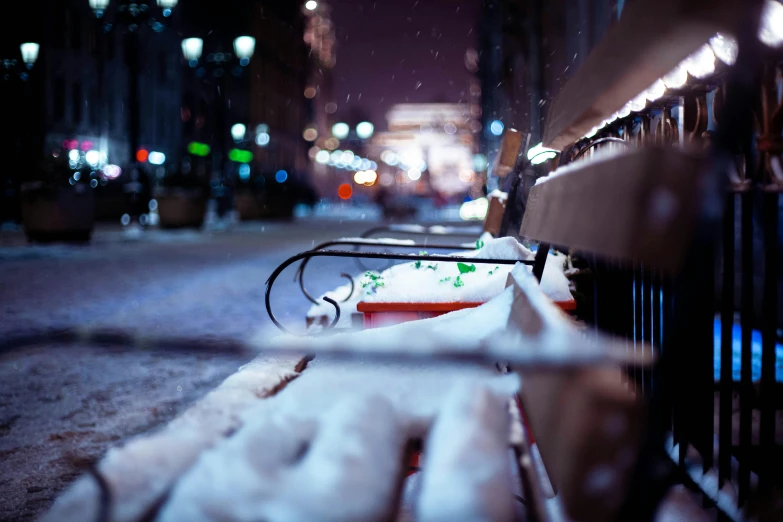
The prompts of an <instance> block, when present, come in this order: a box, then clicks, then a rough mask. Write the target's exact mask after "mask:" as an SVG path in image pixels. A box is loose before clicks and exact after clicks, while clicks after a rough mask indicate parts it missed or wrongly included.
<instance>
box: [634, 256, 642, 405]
mask: <svg viewBox="0 0 783 522" xmlns="http://www.w3.org/2000/svg"><path fill="white" fill-rule="evenodd" d="M642 300H643V298H642V266H641V265H634V294H633V305H634V308H633V309H634V314H633V324H634V336H633V338H634V354H635V355H641V350H642V342H643V341H644V339H643V338H642V319H643V313H642ZM634 379H635V380H636V390H637V391H638V392H642V391H643V385H644V377H643V376H642V370H641V368H640V369H639V370H638V371H637V370H634Z"/></svg>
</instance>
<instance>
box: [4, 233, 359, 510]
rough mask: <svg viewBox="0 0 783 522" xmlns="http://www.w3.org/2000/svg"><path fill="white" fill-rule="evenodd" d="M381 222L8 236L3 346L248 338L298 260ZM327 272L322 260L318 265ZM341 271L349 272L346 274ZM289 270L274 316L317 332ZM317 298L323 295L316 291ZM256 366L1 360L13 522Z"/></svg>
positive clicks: (60, 349) (330, 273) (66, 350)
mask: <svg viewBox="0 0 783 522" xmlns="http://www.w3.org/2000/svg"><path fill="white" fill-rule="evenodd" d="M369 226H371V224H370V223H363V222H350V223H349V222H345V223H339V222H338V221H312V220H311V221H296V222H290V223H283V222H281V223H254V224H249V225H240V226H238V227H235V228H234V229H232V230H223V231H213V232H198V231H172V232H167V231H148V232H146V233H145V234H144V235H142V236H141V237H140V238H138V239H128V238H127V237H125V236H124V235H123V233H122V231H121V230H119V229H113V230H98V231H96V235H95V237H94V240H93V242H92V243H91V244H89V245H84V246H70V245H46V246H39V245H26V244H25V243H24V240H23V238H22V237H21V234H18V233H5V234H4V235H2V236H0V338H3V339H9V338H12V337H16V336H20V335H34V334H40V333H43V332H46V331H48V330H50V329H52V328H72V327H83V328H86V329H88V330H89V329H90V328H113V329H119V330H122V331H128V332H131V333H135V334H143V335H146V336H182V337H192V338H195V339H198V340H213V341H215V346H218V347H219V346H220V345H219V340H221V339H225V340H242V339H245V338H247V337H249V336H251V335H252V334H253V332H255V331H256V330H258V329H259V328H261V327H264V326H267V325H268V324H269V319H268V317H267V314H266V311H265V308H264V282H265V281H266V279H267V277H268V276H269V274H270V273H271V272H272V270H274V268H275V267H276V266H277V265H278V264H279V263H281V262H282V261H283V260H284V259H286V258H287V257H288V256H290V255H293V254H295V253H297V252H299V251H302V250H306V249H309V248H311V247H312V246H313V245H314V244H317V243H319V242H322V241H325V240H327V239H331V238H334V237H337V236H351V235H354V236H355V235H358V234H359V233H361V232H362V231H363V230H365V229H366V228H368V227H369ZM350 263H352V262H351V261H346V260H335V261H332V260H326V261H321V262H320V264H319V265H318V266H319V267H320V268H316V269H315V270H310V271H308V277H310V278H311V280H308V288H310V289H311V292H313V293H316V292H323V291H325V290H327V289H328V288H331V287H334V286H337V285H339V284H342V283H341V279H340V276H339V273H340V271H341V268H340V267H341V266H342V269H345V268H347V269H348V271H351V272H353V271H355V270H356V267H355V266H354V265H352V264H350ZM313 264H314V265H315V263H313ZM338 265H339V266H338ZM293 273H294V271H293V270H291V271H290V275H288V273H286V274H284V275H283V277H281V278H280V280H279V282H278V283H277V284H276V285H275V291H274V293H273V299H274V301H273V304H274V307H275V312H276V314H277V316H278V317H279V318H281V320H282V321H283V322H285V323H286V324H288V325H290V327H291V328H292V329H294V328H300V329H303V328H304V314H305V311H306V310H307V308H308V306H309V303H308V302H307V301H306V300H305V299H304V297H303V296H302V295H301V293H300V291H299V289H298V287H297V286H296V285H295V284H294V283H293V281H292V279H293ZM316 295H317V294H316ZM246 362H247V358H242V357H236V356H234V357H228V356H219V355H218V356H215V355H214V354H208V353H198V352H194V353H181V352H177V353H160V352H149V351H143V350H138V349H133V348H128V347H120V346H111V347H106V346H104V347H96V346H84V345H62V344H58V343H55V342H52V341H47V340H46V339H45V338H44V339H42V340H41V342H39V343H38V344H37V345H35V346H32V347H29V348H25V349H22V350H15V351H11V352H9V351H3V352H0V521H10V520H29V519H33V518H36V517H37V516H39V515H40V514H41V513H43V512H44V511H45V510H46V509H47V508H48V507H49V506H50V505H51V503H52V502H53V501H54V499H55V498H56V497H57V495H58V494H59V493H60V492H62V491H63V490H64V489H65V488H66V487H67V486H68V485H69V484H70V483H71V482H73V481H74V480H75V479H76V478H77V477H78V476H79V475H80V474H82V473H83V472H84V469H85V466H87V465H88V464H89V463H91V462H94V461H96V460H97V459H99V458H100V457H101V456H103V455H104V454H105V452H106V451H107V450H108V449H109V448H111V447H113V446H116V445H120V444H122V443H123V441H126V440H128V439H129V438H131V437H133V436H135V435H139V434H143V433H149V432H150V431H153V430H155V429H156V428H159V427H160V426H162V425H164V424H165V423H166V422H167V421H169V420H170V419H172V418H174V417H175V416H177V415H178V414H179V413H181V412H182V411H184V410H185V409H186V408H187V407H188V406H189V405H190V404H192V403H193V402H194V401H196V400H198V399H199V398H200V397H202V396H203V395H204V394H205V393H207V392H208V391H210V390H211V389H213V388H214V387H215V386H217V385H218V384H219V383H220V382H221V381H222V380H223V379H225V378H226V377H227V376H228V375H230V374H231V373H233V372H235V371H236V370H237V369H238V368H239V367H240V366H241V365H242V364H244V363H246Z"/></svg>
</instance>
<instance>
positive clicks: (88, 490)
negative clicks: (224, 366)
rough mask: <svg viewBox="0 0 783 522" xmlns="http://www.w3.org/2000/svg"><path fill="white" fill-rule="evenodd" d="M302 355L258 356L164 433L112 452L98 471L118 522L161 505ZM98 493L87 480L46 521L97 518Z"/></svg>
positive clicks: (293, 369)
mask: <svg viewBox="0 0 783 522" xmlns="http://www.w3.org/2000/svg"><path fill="white" fill-rule="evenodd" d="M301 365H302V357H300V356H287V357H258V358H257V359H255V360H254V361H252V362H251V363H249V364H247V365H245V366H243V367H242V368H240V370H239V371H238V372H237V373H235V374H233V375H231V376H230V377H228V378H227V379H226V380H225V381H224V382H223V383H222V384H221V385H220V386H218V387H217V388H216V389H215V390H213V391H212V392H210V393H209V394H208V395H207V396H206V397H204V398H203V399H201V400H200V401H199V402H198V403H196V404H195V405H194V406H192V407H191V408H190V409H189V410H188V411H186V412H185V413H184V414H183V415H182V416H180V417H177V418H176V419H174V420H173V421H172V422H171V423H169V424H168V425H167V426H166V427H165V428H164V429H163V430H162V431H159V432H157V433H155V434H153V435H150V436H142V437H139V438H137V439H135V440H133V441H131V442H129V443H128V444H126V445H125V446H123V447H120V448H113V449H111V450H109V452H108V453H107V454H106V457H104V458H103V460H101V462H100V463H99V466H98V469H99V471H100V473H101V474H102V475H103V476H104V477H105V478H106V480H107V481H108V483H109V486H110V487H111V489H112V491H113V496H112V516H111V519H112V520H115V521H135V520H139V519H141V518H142V517H144V516H145V514H146V513H147V512H148V511H149V510H150V509H152V508H153V506H154V505H155V504H157V503H158V502H159V501H160V499H161V498H163V496H164V495H165V494H166V493H167V492H168V490H169V489H170V488H171V487H172V486H173V484H174V483H175V482H176V480H177V479H178V478H179V477H180V476H182V475H183V474H184V473H185V472H186V471H187V470H188V469H189V468H190V467H191V466H192V465H193V464H194V463H195V462H196V460H197V458H198V456H199V454H201V453H202V452H203V451H204V450H206V449H207V448H210V447H212V446H213V445H215V444H216V443H217V442H218V441H220V440H222V439H224V438H225V437H226V436H227V435H228V434H229V433H230V432H231V431H233V430H235V429H237V428H238V427H239V426H240V425H241V424H242V419H241V413H242V411H243V410H245V409H246V408H249V407H250V406H251V405H254V404H257V403H259V402H264V401H260V400H259V399H263V398H266V397H268V396H270V395H272V394H274V393H275V392H276V391H277V390H278V389H279V388H280V386H282V385H283V384H285V383H286V382H287V381H290V380H291V379H294V378H295V377H297V376H298V375H299V373H298V371H297V369H298V368H300V367H301ZM98 499H99V492H98V487H97V485H96V483H95V479H93V478H91V477H83V478H81V479H80V480H78V481H77V482H76V483H75V484H74V485H73V486H72V487H71V488H70V489H69V490H68V491H67V492H66V493H65V494H64V495H62V496H61V497H60V498H58V499H57V501H56V502H55V504H54V506H53V507H52V509H51V510H50V511H49V512H48V513H47V514H46V515H45V516H44V517H43V519H42V520H44V521H52V522H55V521H61V520H96V518H97V512H98Z"/></svg>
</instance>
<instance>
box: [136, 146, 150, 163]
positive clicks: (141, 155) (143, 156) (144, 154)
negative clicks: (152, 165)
mask: <svg viewBox="0 0 783 522" xmlns="http://www.w3.org/2000/svg"><path fill="white" fill-rule="evenodd" d="M149 157H150V153H149V151H147V150H146V149H139V151H138V152H137V153H136V161H138V162H140V163H144V162H145V161H147V158H149Z"/></svg>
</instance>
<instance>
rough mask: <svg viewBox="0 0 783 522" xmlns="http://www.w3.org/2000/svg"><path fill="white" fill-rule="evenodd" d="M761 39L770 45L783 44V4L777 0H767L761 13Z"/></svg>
mask: <svg viewBox="0 0 783 522" xmlns="http://www.w3.org/2000/svg"><path fill="white" fill-rule="evenodd" d="M759 39H761V41H762V42H763V43H764V44H765V45H768V46H770V47H780V46H781V45H783V4H781V3H780V2H776V1H775V0H766V2H764V9H763V11H762V13H761V27H759Z"/></svg>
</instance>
